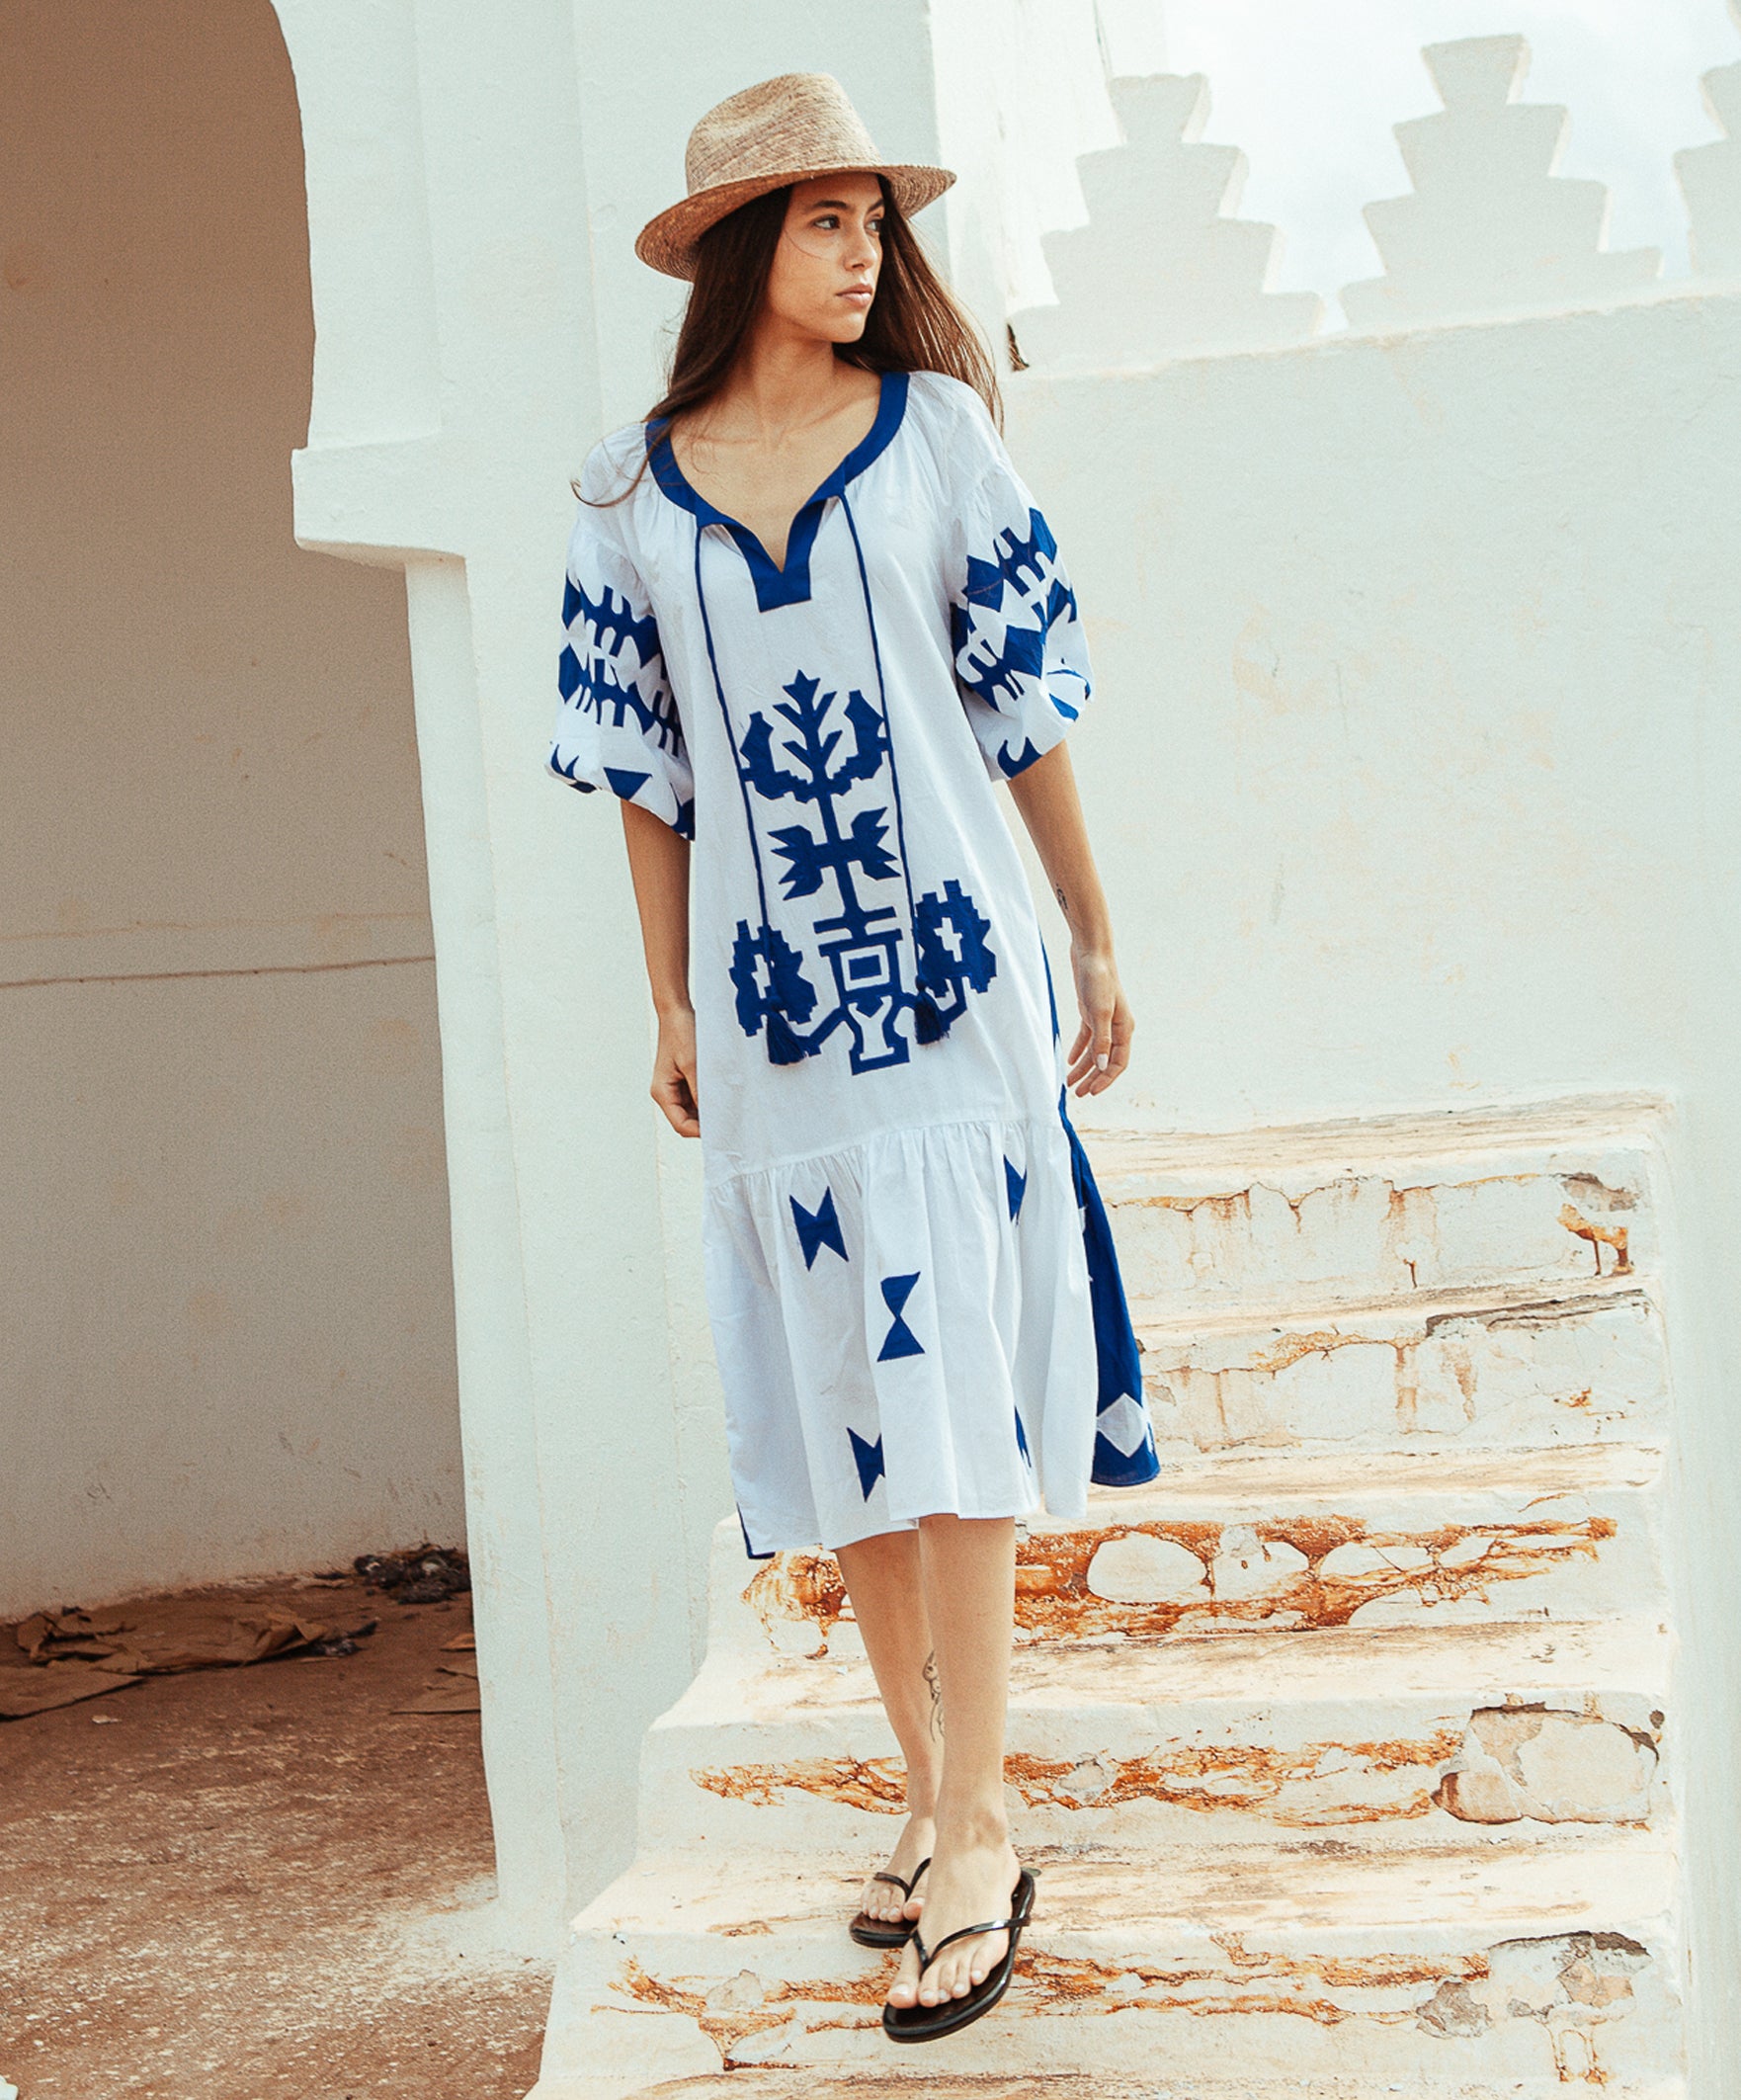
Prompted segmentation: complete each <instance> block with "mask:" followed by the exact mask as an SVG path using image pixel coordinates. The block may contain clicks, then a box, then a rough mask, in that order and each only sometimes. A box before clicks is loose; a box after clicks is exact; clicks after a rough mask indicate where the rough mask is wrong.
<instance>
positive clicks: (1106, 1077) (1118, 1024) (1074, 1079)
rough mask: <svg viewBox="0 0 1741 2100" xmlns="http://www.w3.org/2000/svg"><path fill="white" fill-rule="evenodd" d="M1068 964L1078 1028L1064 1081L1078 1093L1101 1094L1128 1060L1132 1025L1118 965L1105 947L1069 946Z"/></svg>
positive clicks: (1133, 1025)
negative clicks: (1077, 1012) (1084, 947)
mask: <svg viewBox="0 0 1741 2100" xmlns="http://www.w3.org/2000/svg"><path fill="white" fill-rule="evenodd" d="M1070 967H1071V969H1072V971H1073V972H1074V974H1075V978H1076V1005H1077V1008H1078V1010H1079V1011H1080V1013H1081V1015H1082V1026H1081V1027H1080V1028H1079V1029H1078V1030H1077V1031H1076V1040H1075V1042H1074V1043H1072V1044H1071V1046H1070V1062H1069V1066H1068V1068H1067V1070H1066V1071H1065V1074H1064V1083H1065V1085H1066V1086H1070V1087H1074V1088H1075V1090H1076V1092H1077V1094H1078V1095H1079V1096H1080V1095H1083V1094H1100V1093H1104V1092H1105V1091H1106V1089H1107V1088H1108V1087H1109V1086H1111V1085H1112V1083H1113V1081H1114V1080H1115V1079H1117V1078H1118V1076H1119V1073H1120V1072H1121V1071H1122V1070H1123V1069H1124V1067H1125V1066H1126V1065H1127V1064H1128V1063H1129V1062H1130V1038H1131V1036H1132V1034H1133V1033H1134V1032H1135V1028H1136V1023H1135V1021H1134V1020H1133V1019H1132V1018H1131V1013H1130V1009H1129V1007H1128V1006H1126V1005H1125V1003H1124V993H1123V989H1122V987H1121V986H1120V985H1119V966H1118V965H1117V964H1116V963H1115V962H1114V961H1113V958H1112V955H1111V953H1110V951H1107V950H1104V949H1103V950H1098V951H1092V950H1088V949H1079V948H1075V947H1072V949H1071V951H1070Z"/></svg>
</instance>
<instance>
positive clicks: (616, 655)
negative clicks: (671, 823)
mask: <svg viewBox="0 0 1741 2100" xmlns="http://www.w3.org/2000/svg"><path fill="white" fill-rule="evenodd" d="M577 615H584V616H585V620H586V630H587V632H588V634H589V636H590V639H591V642H592V646H591V647H590V648H589V649H588V650H587V651H586V653H585V655H584V656H581V655H579V654H577V653H576V651H575V649H574V646H573V644H572V643H570V644H569V645H568V646H567V647H566V648H564V649H563V651H562V653H561V656H560V657H559V658H558V659H557V665H556V683H557V686H558V687H559V689H560V690H561V694H562V698H563V699H564V700H572V701H573V702H574V704H575V706H576V707H577V708H579V709H580V710H581V712H582V713H583V714H593V715H596V716H597V717H598V719H599V722H600V724H601V726H608V727H613V728H619V729H621V728H622V726H623V724H624V723H625V722H629V721H632V722H633V723H634V725H635V727H636V728H637V729H638V730H639V731H640V732H641V734H642V735H643V736H646V737H649V738H650V739H651V741H652V742H653V743H654V744H656V745H657V746H658V748H659V749H660V750H661V751H676V750H678V749H680V748H681V746H682V743H683V731H682V728H681V726H680V724H679V721H678V718H677V708H676V705H675V703H674V702H673V701H672V699H671V696H670V692H669V689H668V688H667V687H666V685H665V682H664V678H663V675H661V676H660V677H658V678H657V679H654V680H652V681H649V683H650V684H651V685H652V688H653V697H652V698H651V699H648V698H647V696H646V694H645V693H644V692H643V690H642V679H643V675H644V674H645V673H646V672H648V671H651V670H652V669H653V667H654V666H655V665H658V666H659V667H660V670H661V674H662V672H663V665H664V657H663V654H662V652H661V650H660V647H659V624H658V622H657V621H656V620H655V619H654V618H653V616H652V614H651V613H647V614H644V615H641V616H639V617H637V616H636V615H635V612H634V608H633V607H632V606H631V605H630V603H629V601H628V600H627V599H626V598H624V597H622V596H621V595H620V594H619V593H618V592H616V591H614V590H612V589H611V588H610V586H609V585H607V586H606V587H605V591H604V594H603V596H602V597H599V598H596V599H595V598H590V597H589V596H588V595H587V593H586V592H585V591H584V590H583V589H582V588H581V587H580V585H578V584H577V583H576V582H575V580H574V578H573V577H572V576H569V577H567V578H566V579H565V588H564V590H563V593H562V625H563V626H564V627H565V628H568V629H569V630H572V629H573V627H574V622H575V619H576V616H577ZM626 649H632V650H633V652H634V660H633V663H632V665H630V664H629V662H628V661H627V660H626V658H625V656H624V653H623V652H624V650H626ZM625 674H626V675H625Z"/></svg>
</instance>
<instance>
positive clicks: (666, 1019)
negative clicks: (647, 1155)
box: [620, 802, 702, 1137]
mask: <svg viewBox="0 0 1741 2100" xmlns="http://www.w3.org/2000/svg"><path fill="white" fill-rule="evenodd" d="M620 806H621V807H622V838H623V843H624V844H625V845H626V847H627V848H628V872H629V876H630V878H631V880H632V881H633V882H634V901H635V908H636V909H637V910H638V911H639V913H640V922H641V947H642V948H643V949H644V951H645V953H646V959H647V982H648V984H649V985H650V986H651V988H652V993H653V1008H654V1011H655V1012H656V1013H657V1015H658V1017H659V1042H658V1048H657V1050H655V1051H654V1054H653V1083H652V1086H651V1087H650V1088H649V1089H648V1091H649V1092H650V1093H651V1094H652V1097H653V1099H654V1100H655V1101H656V1102H657V1103H658V1104H659V1106H660V1108H662V1109H663V1110H664V1112H665V1117H666V1120H667V1121H668V1122H669V1123H670V1125H671V1128H672V1129H673V1130H674V1131H675V1132H676V1133H677V1134H678V1135H679V1136H680V1137H699V1136H700V1135H701V1134H702V1124H701V1117H700V1114H699V1112H698V1098H697V1094H696V1015H695V1008H694V1007H693V1006H692V1005H691V1003H690V996H689V855H690V845H689V840H688V839H686V838H683V837H681V836H680V835H679V834H678V833H677V832H676V831H674V830H673V829H672V828H671V826H670V825H669V824H668V823H666V822H665V821H664V820H663V819H662V818H660V817H657V816H655V815H654V814H653V813H652V812H651V810H648V809H642V808H638V807H637V806H636V805H635V804H634V803H633V802H623V803H622V804H621V805H620Z"/></svg>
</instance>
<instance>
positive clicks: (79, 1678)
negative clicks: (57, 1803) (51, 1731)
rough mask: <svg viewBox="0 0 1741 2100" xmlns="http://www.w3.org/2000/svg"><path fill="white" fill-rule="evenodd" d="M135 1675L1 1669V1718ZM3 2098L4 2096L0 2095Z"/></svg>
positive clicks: (74, 1668) (72, 1668)
mask: <svg viewBox="0 0 1741 2100" xmlns="http://www.w3.org/2000/svg"><path fill="white" fill-rule="evenodd" d="M138 1681H139V1680H138V1678H137V1677H136V1676H133V1677H118V1676H117V1675H116V1673H115V1672H114V1671H113V1670H105V1669H103V1668H101V1667H100V1666H99V1665H98V1664H96V1663H94V1662H51V1663H50V1664H49V1665H48V1666H47V1668H46V1669H41V1670H0V1721H23V1720H24V1718H25V1717H26V1715H28V1714H46V1713H47V1712H48V1710H49V1708H50V1707H70V1706H76V1705H77V1703H78V1702H79V1701H80V1700H81V1699H97V1698H100V1697H101V1696H102V1694H103V1693H105V1692H119V1691H120V1690H121V1689H122V1688H123V1686H124V1685H129V1684H137V1683H138ZM0 2100H4V2096H0Z"/></svg>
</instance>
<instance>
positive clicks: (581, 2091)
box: [527, 2051, 1687, 2100]
mask: <svg viewBox="0 0 1741 2100" xmlns="http://www.w3.org/2000/svg"><path fill="white" fill-rule="evenodd" d="M890 2054H891V2055H892V2054H893V2052H892V2051H891V2052H890ZM748 2075H749V2077H750V2078H751V2079H752V2080H753V2084H752V2085H751V2086H750V2087H749V2089H748V2093H747V2096H746V2085H745V2077H746V2074H745V2073H744V2072H742V2071H721V2072H719V2073H718V2074H717V2075H716V2076H711V2077H701V2078H670V2079H662V2080H661V2081H660V2083H659V2084H657V2085H643V2086H639V2087H637V2088H636V2096H635V2100H882V2096H883V2095H885V2094H887V2093H888V2092H890V2091H891V2090H894V2089H895V2088H897V2087H905V2088H909V2089H913V2090H923V2092H924V2094H925V2096H926V2100H1393V2096H1394V2095H1395V2094H1397V2093H1399V2092H1401V2091H1402V2087H1401V2086H1399V2085H1395V2084H1380V2083H1371V2082H1363V2083H1360V2084H1352V2083H1350V2081H1349V2080H1347V2079H1346V2078H1334V2079H1331V2080H1329V2081H1328V2082H1325V2081H1320V2080H1319V2079H1316V2078H1312V2079H1300V2078H1281V2079H1271V2078H1263V2079H1252V2078H1240V2079H1237V2080H1236V2081H1234V2082H1233V2083H1231V2084H1229V2083H1228V2082H1227V2081H1226V2080H1225V2079H1222V2078H1201V2077H1200V2078H1193V2079H1192V2081H1191V2084H1190V2087H1189V2089H1187V2088H1186V2087H1184V2086H1175V2085H1174V2084H1172V2083H1171V2082H1166V2081H1163V2082H1162V2083H1161V2084H1159V2085H1157V2084H1156V2083H1155V2077H1154V2074H1153V2073H1152V2072H1151V2073H1150V2074H1149V2075H1148V2076H1147V2077H1143V2078H1135V2079H1127V2078H1105V2077H1101V2076H1098V2075H1097V2076H1093V2077H1072V2076H1071V2075H1070V2074H1069V2073H1068V2072H1065V2073H1063V2074H1061V2075H1059V2076H1055V2077H1035V2076H1033V2075H1031V2074H1019V2075H1017V2076H1014V2077H1011V2076H1007V2075H1000V2074H999V2073H997V2072H993V2073H992V2074H990V2075H989V2076H985V2077H975V2076H972V2075H970V2074H969V2075H964V2076H952V2075H950V2074H949V2073H947V2072H946V2073H943V2074H942V2075H940V2074H939V2073H937V2072H936V2071H929V2072H928V2071H926V2070H924V2069H922V2068H920V2067H919V2066H917V2065H915V2066H914V2067H913V2069H912V2070H911V2071H910V2072H909V2074H908V2075H907V2076H905V2077H902V2076H900V2075H899V2074H898V2073H896V2072H890V2073H888V2074H886V2075H884V2074H883V2073H881V2072H879V2071H870V2072H864V2071H861V2072H848V2073H847V2074H846V2075H845V2076H843V2077H830V2076H829V2075H827V2074H826V2073H824V2074H823V2075H821V2076H818V2075H817V2074H816V2073H815V2072H814V2071H809V2070H773V2069H770V2068H768V2067H767V2066H766V2065H759V2066H758V2067H757V2068H756V2070H755V2071H753V2072H751V2073H749V2074H748ZM621 2091H622V2088H621V2086H620V2085H607V2086H606V2087H604V2088H603V2089H601V2088H600V2087H599V2086H598V2085H597V2084H595V2083H594V2082H593V2081H592V2080H589V2079H585V2078H581V2079H571V2078H551V2079H544V2080H540V2081H539V2084H538V2085H537V2086H535V2087H534V2089H533V2091H532V2092H531V2093H530V2094H529V2095H528V2096H527V2100H620V2096H621ZM1686 2091H1687V2088H1686V2085H1685V2083H1684V2082H1683V2081H1682V2080H1680V2079H1675V2080H1673V2081H1672V2082H1670V2083H1666V2084H1651V2085H1647V2086H1646V2085H1635V2084H1627V2085H1624V2086H1621V2087H1619V2088H1617V2090H1616V2091H1615V2092H1614V2093H1613V2094H1611V2095H1609V2096H1607V2100H1685V2096H1686ZM1434 2092H1435V2095H1436V2100H1500V2095H1499V2094H1498V2093H1497V2092H1496V2091H1495V2089H1494V2087H1492V2086H1491V2085H1482V2086H1478V2087H1477V2086H1472V2085H1463V2086H1454V2087H1453V2086H1436V2087H1435V2088H1434Z"/></svg>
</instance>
